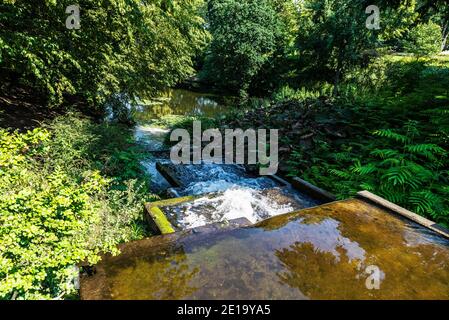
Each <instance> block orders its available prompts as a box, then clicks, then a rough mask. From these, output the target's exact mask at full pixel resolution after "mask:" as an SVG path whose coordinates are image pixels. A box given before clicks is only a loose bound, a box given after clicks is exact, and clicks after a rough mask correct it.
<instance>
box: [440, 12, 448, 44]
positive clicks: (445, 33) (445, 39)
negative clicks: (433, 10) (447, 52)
mask: <svg viewBox="0 0 449 320" xmlns="http://www.w3.org/2000/svg"><path fill="white" fill-rule="evenodd" d="M448 38H449V19H447V20H446V23H444V26H443V42H442V44H441V51H444V49H446V45H447V40H448Z"/></svg>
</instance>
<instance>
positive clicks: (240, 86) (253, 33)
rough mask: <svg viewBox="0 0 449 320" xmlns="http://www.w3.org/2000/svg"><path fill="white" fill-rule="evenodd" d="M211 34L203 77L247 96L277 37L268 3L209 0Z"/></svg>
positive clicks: (277, 26) (264, 0) (278, 31)
mask: <svg viewBox="0 0 449 320" xmlns="http://www.w3.org/2000/svg"><path fill="white" fill-rule="evenodd" d="M207 17H208V19H207V20H208V26H209V30H210V33H211V35H212V42H211V44H210V48H209V52H208V56H207V58H206V65H205V73H204V77H205V78H206V79H208V80H209V81H211V82H213V83H215V84H217V85H219V86H222V87H226V88H228V89H230V90H233V91H239V92H240V95H241V96H243V97H244V96H247V93H248V89H249V88H250V86H251V84H252V81H253V79H254V77H255V76H256V75H257V73H258V72H259V71H260V70H261V68H262V66H263V65H264V64H265V63H266V62H267V61H268V59H270V57H271V56H272V55H273V52H274V51H275V49H276V41H277V38H278V36H279V35H280V34H281V22H280V20H278V19H277V16H276V11H275V9H274V6H273V2H272V1H270V0H210V1H209V2H208V14H207Z"/></svg>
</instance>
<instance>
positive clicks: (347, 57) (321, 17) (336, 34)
mask: <svg viewBox="0 0 449 320" xmlns="http://www.w3.org/2000/svg"><path fill="white" fill-rule="evenodd" d="M370 4H371V3H369V1H364V0H357V1H354V0H345V1H341V0H338V1H337V0H331V1H328V0H311V1H304V2H302V3H301V4H300V5H301V17H300V24H301V26H302V28H301V30H300V34H299V36H298V49H299V50H300V52H301V55H302V57H303V58H304V60H305V61H304V62H305V64H306V65H307V66H308V68H309V69H310V68H312V69H313V70H315V71H324V72H325V73H326V74H329V72H328V71H327V70H330V71H331V73H332V76H333V78H334V83H335V93H336V92H337V91H338V86H339V83H340V81H341V78H342V77H343V76H344V75H345V73H346V72H347V71H349V70H351V69H353V68H354V67H355V66H358V65H360V64H361V63H362V62H363V61H364V59H363V54H362V53H364V52H366V51H367V50H369V49H373V48H375V46H376V39H377V33H376V31H375V30H369V29H367V28H366V27H365V23H366V18H367V15H366V14H365V10H364V9H365V8H366V7H367V6H368V5H370ZM326 69H327V70H326Z"/></svg>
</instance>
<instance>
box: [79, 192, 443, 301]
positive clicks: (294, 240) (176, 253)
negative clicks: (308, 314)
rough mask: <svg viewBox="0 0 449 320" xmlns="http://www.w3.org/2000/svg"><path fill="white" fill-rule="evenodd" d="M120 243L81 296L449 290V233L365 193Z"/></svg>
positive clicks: (321, 295) (439, 295)
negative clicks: (254, 219) (258, 217)
mask: <svg viewBox="0 0 449 320" xmlns="http://www.w3.org/2000/svg"><path fill="white" fill-rule="evenodd" d="M185 200H187V201H189V199H182V200H179V199H178V200H175V202H172V203H171V204H174V203H176V201H185ZM175 205H176V204H175ZM156 207H157V206H156ZM162 231H163V230H161V233H164V232H162ZM120 250H121V254H120V255H118V256H115V257H114V256H111V255H105V256H104V257H103V259H102V261H101V262H100V263H99V264H97V265H96V266H94V267H93V270H91V272H90V275H88V274H87V273H86V274H82V275H81V289H80V293H81V298H82V299H87V300H96V299H125V300H127V299H139V300H140V299H295V300H297V299H447V297H448V296H449V232H448V231H446V230H444V229H442V228H436V227H435V224H434V223H433V222H431V221H429V220H427V219H422V218H421V217H419V216H417V215H415V214H414V213H411V212H409V211H407V210H405V209H403V208H400V207H397V206H395V205H393V204H391V203H389V202H387V201H385V200H383V199H381V198H379V197H377V196H375V195H373V194H371V193H369V192H366V191H364V192H361V193H359V195H358V196H357V197H356V198H355V199H348V200H343V201H334V202H330V203H325V204H321V205H319V206H315V207H312V208H306V209H302V210H298V211H294V212H290V213H286V214H281V215H277V216H273V217H271V218H268V219H265V220H262V221H260V222H258V223H255V224H253V223H250V222H249V221H247V220H245V219H240V220H230V221H229V222H228V223H227V224H226V225H223V224H211V225H206V226H202V227H197V228H190V229H183V230H180V231H176V232H174V233H173V232H172V233H168V234H162V235H159V236H154V237H151V238H149V239H145V240H141V241H135V242H131V243H127V244H124V245H122V246H121V247H120Z"/></svg>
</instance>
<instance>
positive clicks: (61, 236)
mask: <svg viewBox="0 0 449 320" xmlns="http://www.w3.org/2000/svg"><path fill="white" fill-rule="evenodd" d="M129 139H130V133H129V132H128V131H126V130H125V129H124V128H122V127H119V126H116V125H113V126H111V125H106V124H104V125H98V124H93V123H92V122H91V121H89V120H87V119H82V118H80V117H79V116H76V115H69V116H66V117H62V118H58V119H56V120H55V121H54V122H53V123H52V124H51V125H49V126H47V128H40V129H35V130H33V131H31V132H30V131H29V132H27V133H23V134H21V133H18V132H12V133H11V132H8V131H6V130H4V129H0V181H1V182H0V299H1V298H3V299H11V298H15V299H16V298H17V299H50V298H62V297H70V296H71V295H72V294H74V293H76V291H75V287H74V281H73V278H74V276H75V274H76V268H74V266H75V265H76V264H77V263H79V262H81V261H86V262H90V263H94V262H95V261H97V260H98V254H99V253H100V252H112V253H116V252H117V250H116V248H115V246H116V244H118V243H120V242H124V241H130V240H134V239H139V238H142V237H144V236H145V235H147V233H146V230H145V227H144V223H143V217H142V210H143V209H142V208H143V207H142V203H143V202H144V201H146V200H149V198H150V196H149V195H148V194H147V188H146V182H145V179H144V178H142V177H143V173H142V172H141V171H140V168H139V163H138V160H139V158H140V154H139V152H138V150H135V149H132V148H131V149H130V150H128V151H126V150H127V149H128V147H129V144H130V142H129V141H128V140H129Z"/></svg>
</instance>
